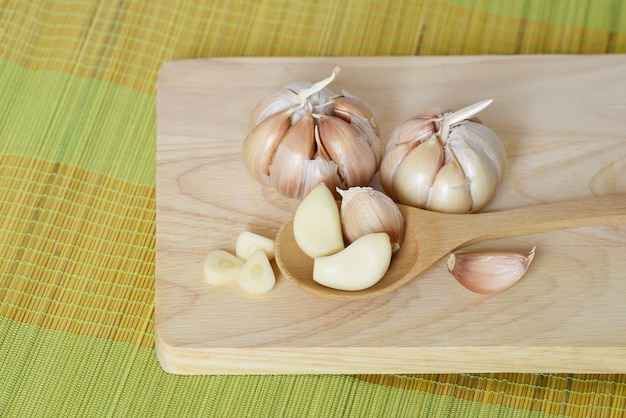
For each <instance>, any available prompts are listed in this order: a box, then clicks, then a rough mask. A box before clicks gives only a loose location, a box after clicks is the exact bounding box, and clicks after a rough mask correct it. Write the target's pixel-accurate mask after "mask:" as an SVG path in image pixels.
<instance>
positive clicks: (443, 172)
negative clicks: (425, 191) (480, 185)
mask: <svg viewBox="0 0 626 418" xmlns="http://www.w3.org/2000/svg"><path fill="white" fill-rule="evenodd" d="M425 207H426V209H429V210H434V211H437V212H445V213H467V212H469V211H470V209H471V207H472V197H471V195H470V191H469V181H468V180H467V178H466V177H465V173H463V170H462V169H461V167H460V166H459V164H458V163H457V162H456V160H454V159H453V160H450V161H448V162H447V163H446V164H444V165H443V167H441V169H439V171H438V172H437V175H436V176H435V180H434V182H433V185H432V187H431V188H430V193H429V195H428V200H427V202H426V205H425Z"/></svg>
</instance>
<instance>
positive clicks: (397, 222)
mask: <svg viewBox="0 0 626 418" xmlns="http://www.w3.org/2000/svg"><path fill="white" fill-rule="evenodd" d="M337 192H338V193H339V194H340V195H341V211H340V215H341V227H342V230H343V236H344V238H345V239H346V240H347V241H348V243H350V242H353V241H355V240H357V239H358V238H360V237H362V236H363V235H367V234H371V233H374V232H386V233H387V235H389V238H390V240H391V245H392V251H393V252H394V253H395V252H396V251H398V250H399V249H400V245H401V244H402V239H403V238H404V218H403V217H402V213H400V209H398V205H397V204H396V203H395V202H394V201H393V200H392V199H391V198H390V197H389V196H387V195H386V194H384V193H382V192H379V191H378V190H375V189H373V188H371V187H351V188H349V189H348V190H341V189H337Z"/></svg>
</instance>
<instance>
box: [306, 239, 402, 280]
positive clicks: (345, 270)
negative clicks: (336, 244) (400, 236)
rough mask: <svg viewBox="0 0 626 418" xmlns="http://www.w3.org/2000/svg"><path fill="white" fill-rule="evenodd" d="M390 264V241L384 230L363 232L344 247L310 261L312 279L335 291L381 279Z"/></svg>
mask: <svg viewBox="0 0 626 418" xmlns="http://www.w3.org/2000/svg"><path fill="white" fill-rule="evenodd" d="M390 263H391V241H390V240H389V236H388V235H387V234H386V233H384V232H377V233H373V234H368V235H364V236H362V237H361V238H359V239H357V240H356V241H354V242H353V243H352V244H350V245H349V246H347V247H346V248H345V249H344V250H342V251H340V252H338V253H336V254H333V255H329V256H326V257H318V258H315V259H314V260H313V280H314V281H316V282H317V283H319V284H321V285H323V286H326V287H330V288H333V289H338V290H349V291H356V290H363V289H367V288H369V287H372V286H374V285H375V284H376V283H378V282H379V281H380V279H382V278H383V276H384V275H385V273H386V272H387V270H388V269H389V264H390Z"/></svg>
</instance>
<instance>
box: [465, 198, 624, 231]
mask: <svg viewBox="0 0 626 418" xmlns="http://www.w3.org/2000/svg"><path fill="white" fill-rule="evenodd" d="M471 217H472V220H473V221H475V222H473V223H472V224H473V225H472V226H473V228H472V229H474V235H475V238H476V239H472V240H471V241H477V240H484V239H496V238H505V237H512V236H519V235H529V234H535V233H541V232H545V231H554V230H560V229H568V228H577V227H583V226H601V225H604V226H619V225H626V194H622V195H613V196H602V197H593V198H586V199H578V200H568V201H562V202H554V203H544V204H540V205H535V206H528V207H523V208H516V209H509V210H504V211H501V212H491V213H480V214H474V215H471Z"/></svg>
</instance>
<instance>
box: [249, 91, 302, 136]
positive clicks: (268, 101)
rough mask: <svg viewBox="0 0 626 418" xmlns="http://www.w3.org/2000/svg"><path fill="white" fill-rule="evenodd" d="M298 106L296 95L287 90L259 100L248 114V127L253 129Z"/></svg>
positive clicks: (298, 100)
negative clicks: (266, 120)
mask: <svg viewBox="0 0 626 418" xmlns="http://www.w3.org/2000/svg"><path fill="white" fill-rule="evenodd" d="M298 105H300V99H299V98H298V95H297V94H296V93H295V92H293V91H292V90H289V89H283V90H280V91H278V92H276V93H273V94H271V95H269V96H267V97H265V98H264V99H263V100H261V101H260V102H259V103H258V104H257V105H256V106H255V107H254V109H252V113H251V114H250V127H251V128H254V127H255V126H257V125H258V124H259V123H261V122H262V121H264V120H265V119H267V118H268V117H270V116H272V115H276V114H279V113H283V112H285V111H286V110H289V109H290V108H293V107H296V106H298Z"/></svg>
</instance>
